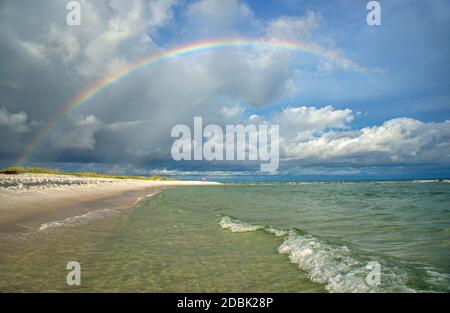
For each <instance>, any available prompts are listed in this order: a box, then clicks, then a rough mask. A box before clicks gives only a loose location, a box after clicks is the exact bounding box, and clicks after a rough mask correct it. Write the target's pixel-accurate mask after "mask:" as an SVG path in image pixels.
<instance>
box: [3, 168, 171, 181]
mask: <svg viewBox="0 0 450 313" xmlns="http://www.w3.org/2000/svg"><path fill="white" fill-rule="evenodd" d="M25 173H29V174H55V175H70V176H78V177H93V178H113V179H139V180H175V179H173V178H166V177H161V176H150V177H147V176H125V175H109V174H102V173H93V172H64V171H61V170H55V169H50V168H40V167H8V168H2V169H0V174H25Z"/></svg>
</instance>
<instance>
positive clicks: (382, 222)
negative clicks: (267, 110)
mask: <svg viewBox="0 0 450 313" xmlns="http://www.w3.org/2000/svg"><path fill="white" fill-rule="evenodd" d="M158 190H159V192H157V193H155V194H154V195H153V196H151V197H147V198H142V199H141V200H140V202H139V204H138V205H137V206H136V207H133V208H128V209H114V210H112V209H108V208H104V209H100V210H96V211H91V212H89V213H86V214H83V215H80V216H77V217H72V218H67V219H63V220H60V221H53V222H50V223H45V224H43V225H41V227H40V229H39V230H37V231H33V232H28V233H4V234H0V251H1V252H0V291H67V292H72V291H73V292H80V291H85V292H86V291H87V292H89V291H114V292H116V291H120V292H122V291H124V292H125V291H127V292H128V291H136V292H449V291H450V249H449V248H450V184H449V183H448V181H361V182H356V181H355V182H291V183H282V182H280V183H270V182H266V183H229V184H224V185H221V186H203V187H198V186H196V187H175V188H158ZM149 193H150V191H149ZM70 261H77V262H79V263H80V265H81V285H80V286H68V285H67V283H66V275H67V273H68V270H67V269H66V265H67V263H68V262H70ZM374 270H377V272H374ZM370 275H372V276H370ZM373 275H378V276H377V277H378V278H379V280H377V281H375V283H374V280H370V279H368V277H369V276H370V277H373Z"/></svg>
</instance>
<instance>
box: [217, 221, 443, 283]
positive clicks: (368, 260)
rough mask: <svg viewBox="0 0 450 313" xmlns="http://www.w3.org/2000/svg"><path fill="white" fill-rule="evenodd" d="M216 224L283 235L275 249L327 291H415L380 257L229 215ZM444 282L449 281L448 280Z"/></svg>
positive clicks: (431, 276) (430, 275)
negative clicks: (374, 278)
mask: <svg viewBox="0 0 450 313" xmlns="http://www.w3.org/2000/svg"><path fill="white" fill-rule="evenodd" d="M219 224H220V226H221V227H222V228H223V229H228V230H230V231H232V232H250V231H256V230H262V231H265V232H268V233H271V234H274V235H275V236H278V237H284V241H283V243H282V244H281V245H280V246H279V247H278V252H279V253H280V254H287V255H288V256H289V259H290V261H291V262H292V263H295V264H297V265H298V267H299V269H301V270H302V271H304V272H305V273H306V275H307V276H308V278H309V279H310V280H311V281H313V282H316V283H319V284H323V285H324V286H325V289H326V290H327V291H329V292H417V291H418V290H415V289H413V288H410V287H408V286H407V284H406V283H407V281H408V280H409V276H408V272H407V271H406V270H404V269H403V267H402V266H399V265H397V264H393V263H392V262H389V261H387V260H384V259H382V258H379V257H374V256H371V255H363V254H362V253H356V251H351V250H350V249H349V248H348V247H347V246H346V245H336V244H330V243H327V242H324V241H322V240H320V239H319V238H317V237H315V236H312V235H310V234H301V233H300V232H299V231H298V230H295V229H290V230H284V229H276V228H273V227H270V226H263V225H259V224H250V223H247V222H242V221H240V220H237V219H234V218H231V217H228V216H224V217H222V219H221V220H220V222H219ZM374 265H378V266H379V268H380V277H381V283H380V284H378V285H377V284H373V283H372V284H371V283H370V281H368V276H370V275H369V274H370V273H373V272H372V270H373V269H374ZM424 275H425V280H426V281H427V282H430V283H431V281H432V280H433V281H438V282H439V283H440V285H441V286H442V283H443V281H442V279H446V275H447V274H440V273H437V272H435V271H430V270H428V271H425V272H424ZM445 283H448V280H446V282H444V284H445ZM440 289H441V288H440Z"/></svg>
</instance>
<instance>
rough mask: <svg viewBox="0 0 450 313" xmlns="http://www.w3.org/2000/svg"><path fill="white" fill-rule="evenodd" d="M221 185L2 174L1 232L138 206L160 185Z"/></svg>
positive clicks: (36, 227) (212, 183)
mask: <svg viewBox="0 0 450 313" xmlns="http://www.w3.org/2000/svg"><path fill="white" fill-rule="evenodd" d="M208 185H220V183H215V182H201V181H156V180H155V181H150V180H137V179H104V178H90V177H82V178H80V177H70V176H64V175H54V174H15V175H0V232H26V231H30V230H37V229H39V226H40V225H41V224H45V223H48V222H51V221H52V220H53V221H54V220H60V219H65V218H70V217H74V216H77V215H80V214H86V213H88V212H90V211H94V210H99V209H104V208H112V209H114V208H126V207H130V208H131V207H134V206H136V205H137V204H138V202H139V199H140V198H141V199H142V198H144V197H146V196H148V195H149V193H152V192H151V191H154V190H155V189H156V188H160V187H181V186H208Z"/></svg>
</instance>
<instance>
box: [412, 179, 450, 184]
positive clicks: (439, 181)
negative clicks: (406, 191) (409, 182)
mask: <svg viewBox="0 0 450 313" xmlns="http://www.w3.org/2000/svg"><path fill="white" fill-rule="evenodd" d="M413 183H415V184H426V183H447V184H448V183H450V179H421V180H413Z"/></svg>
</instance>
